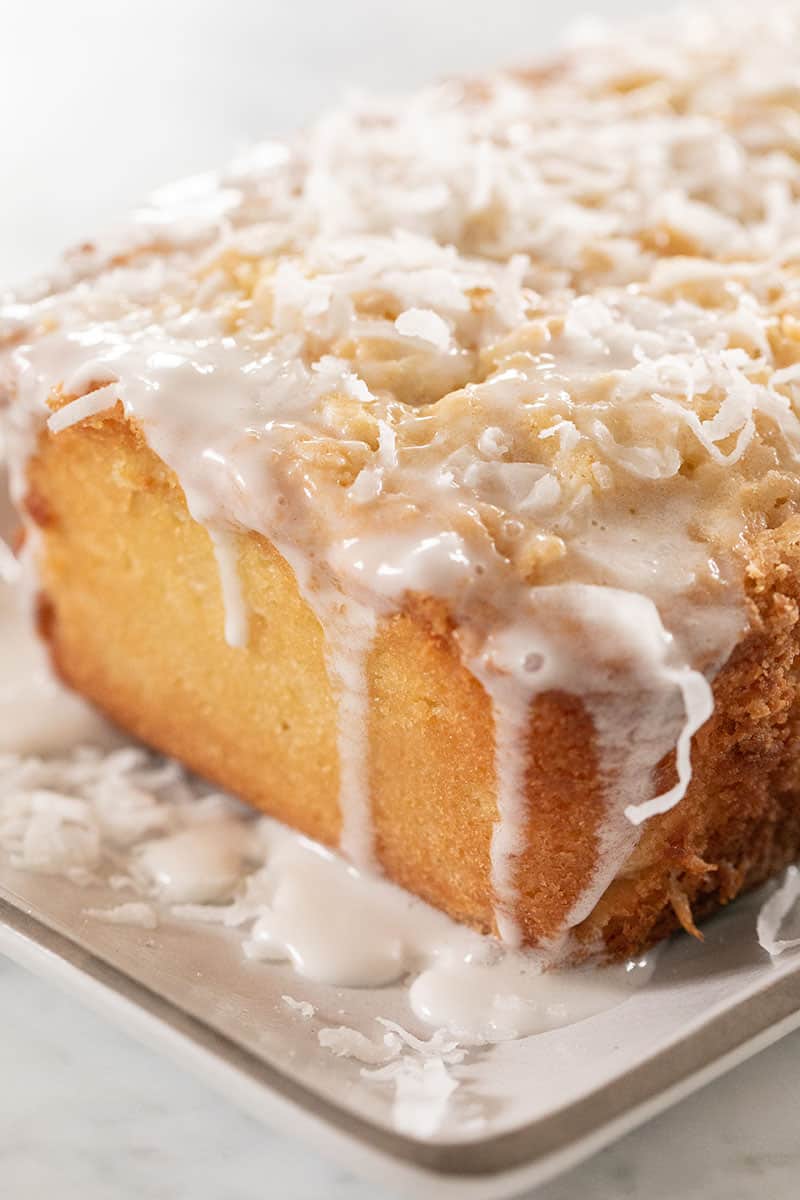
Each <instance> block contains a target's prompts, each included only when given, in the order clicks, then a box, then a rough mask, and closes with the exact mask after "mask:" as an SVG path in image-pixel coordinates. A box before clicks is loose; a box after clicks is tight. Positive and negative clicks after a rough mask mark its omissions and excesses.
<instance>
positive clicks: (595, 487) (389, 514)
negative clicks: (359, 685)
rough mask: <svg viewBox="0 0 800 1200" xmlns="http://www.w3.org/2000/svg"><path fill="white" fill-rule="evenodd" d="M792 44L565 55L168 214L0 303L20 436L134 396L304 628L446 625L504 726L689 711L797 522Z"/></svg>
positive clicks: (796, 174)
mask: <svg viewBox="0 0 800 1200" xmlns="http://www.w3.org/2000/svg"><path fill="white" fill-rule="evenodd" d="M798 36H800V7H798V5H797V4H794V3H790V4H787V3H768V4H766V5H758V6H747V7H742V8H738V9H731V7H730V6H728V5H725V6H720V7H719V8H711V9H708V10H703V11H701V12H699V13H698V12H697V11H694V10H692V11H690V12H685V13H683V14H681V15H679V16H676V15H675V14H672V15H671V16H669V17H668V18H663V19H660V20H658V21H656V22H652V21H651V22H648V23H646V24H643V25H641V26H635V27H633V28H632V29H630V30H628V31H627V32H626V33H625V34H624V35H623V36H620V34H619V33H618V32H616V31H612V32H604V31H602V30H598V31H594V32H591V31H589V32H587V31H584V33H583V35H582V36H581V37H580V38H578V39H577V40H574V41H573V42H572V43H571V44H570V45H569V46H568V47H567V48H566V49H565V50H564V52H563V53H562V55H561V56H560V57H559V58H557V59H556V60H554V61H553V62H552V63H550V64H548V65H545V66H543V67H540V68H535V69H531V70H518V71H512V72H506V73H500V74H497V75H494V76H490V77H487V78H485V79H481V80H474V81H469V80H468V81H452V82H445V83H443V84H441V85H438V86H435V87H431V88H428V89H426V90H423V91H421V92H419V93H418V94H416V95H413V96H411V97H405V98H401V99H383V98H381V99H376V98H374V97H372V98H369V99H358V100H355V101H353V102H351V103H350V104H348V105H346V106H344V107H342V108H340V109H339V110H338V111H336V112H334V113H333V114H332V115H330V116H328V117H326V118H325V119H323V120H322V121H320V122H319V123H318V124H316V125H315V126H313V127H312V128H311V129H310V130H308V131H307V132H306V133H305V134H303V135H301V136H300V137H298V138H297V139H296V140H295V141H293V142H292V143H290V144H284V143H275V142H270V143H265V144H263V145H261V146H258V147H256V148H255V149H254V150H253V151H252V152H250V153H249V154H247V155H245V156H243V157H241V158H239V159H238V160H236V161H235V162H234V163H232V164H231V165H230V166H229V167H228V169H227V170H225V171H223V172H222V173H221V174H219V175H208V176H201V177H199V178H196V179H193V180H190V181H188V182H187V183H186V184H183V185H177V186H175V187H171V188H166V189H164V190H163V191H161V192H160V193H158V194H157V195H156V196H154V197H153V198H152V200H151V201H150V202H149V204H148V205H147V206H145V207H144V208H142V209H141V210H140V211H139V212H138V213H137V214H136V215H135V218H134V221H133V223H132V225H131V226H130V227H129V228H128V229H127V230H125V231H124V232H123V233H122V234H121V235H119V236H117V237H114V238H111V239H109V240H108V241H107V242H106V243H98V244H97V245H87V246H84V247H81V248H80V249H79V250H77V251H76V252H74V253H73V254H71V255H69V256H68V257H67V259H66V260H65V263H64V265H63V266H62V268H61V270H60V271H59V272H56V273H55V274H54V276H53V278H52V279H51V280H50V281H48V282H47V283H46V284H45V285H42V286H40V287H39V288H38V289H37V288H34V289H32V290H31V291H30V292H28V293H24V294H20V295H19V296H18V297H16V298H14V297H11V298H9V301H8V303H7V304H6V305H5V307H4V308H3V309H2V310H1V311H0V336H2V337H5V340H6V342H7V344H8V346H9V347H10V354H9V361H10V362H11V375H12V390H13V391H14V392H15V393H16V395H17V397H18V400H17V404H16V406H15V413H16V416H15V421H16V422H17V425H18V426H22V425H24V424H25V423H26V422H29V421H31V420H32V421H33V425H34V427H35V426H36V423H37V422H38V423H41V422H42V421H43V420H44V419H46V418H47V417H48V414H49V413H51V412H52V415H51V416H50V417H49V424H50V428H51V430H52V431H53V432H54V433H57V432H58V431H59V430H61V429H63V428H65V427H66V426H67V425H69V424H73V423H75V422H77V421H80V420H85V419H87V418H91V417H92V416H93V415H96V414H99V413H102V412H104V411H106V410H107V409H108V408H109V407H112V406H113V405H114V404H115V403H116V402H120V403H121V404H122V406H123V408H124V410H125V413H126V415H127V416H128V417H130V418H131V419H133V420H134V421H136V422H138V423H139V424H140V426H141V428H142V430H143V431H144V434H145V436H146V438H147V439H148V440H149V442H150V443H151V445H152V446H153V448H154V449H155V450H156V452H157V453H159V454H160V455H161V457H162V458H164V460H165V461H166V462H167V463H168V465H169V466H170V467H172V468H173V469H174V470H175V472H176V473H177V475H178V478H179V480H180V482H181V484H182V486H183V488H184V491H185V492H186V495H187V500H188V502H189V506H190V509H191V511H192V513H193V515H194V516H196V517H197V518H198V519H200V520H202V521H204V522H205V523H206V524H208V526H209V528H210V530H211V531H212V533H213V534H214V536H215V537H216V539H217V543H216V544H217V545H218V547H219V545H220V541H219V539H220V537H221V536H222V534H223V533H224V531H225V530H226V529H227V528H229V527H231V526H232V527H234V528H237V527H238V528H245V529H255V530H258V531H260V532H262V533H264V534H266V535H267V536H269V537H270V538H271V539H272V540H273V541H274V542H275V544H276V545H277V546H278V547H279V548H280V549H281V551H282V552H283V553H284V554H285V555H286V557H287V559H288V560H289V562H290V563H291V564H292V566H293V567H294V568H295V570H296V572H297V575H298V580H299V582H300V584H301V586H302V587H303V588H304V589H305V590H306V593H307V595H308V596H309V598H310V600H311V602H312V603H314V604H315V607H316V608H317V611H318V612H319V613H320V614H321V617H322V618H324V619H327V618H329V617H330V614H331V612H333V611H334V610H336V611H339V609H340V608H341V604H342V603H343V602H344V601H342V597H344V598H345V601H346V602H347V603H348V604H351V605H355V606H356V607H359V611H360V608H361V607H366V608H368V609H372V610H374V609H375V608H377V609H381V608H387V607H388V608H391V607H393V606H394V607H397V606H398V605H402V604H403V603H404V602H405V598H406V597H407V596H408V594H409V593H424V594H426V595H431V594H432V595H435V596H440V597H442V598H443V599H444V600H446V601H447V603H448V605H449V607H450V609H451V611H452V612H453V614H454V616H455V618H456V620H457V623H458V626H459V629H458V637H459V638H460V644H461V647H462V652H463V654H464V656H465V660H466V661H467V662H468V663H469V664H470V665H471V667H472V669H474V670H475V672H476V674H478V676H479V677H480V678H481V679H482V681H483V682H484V683H486V684H487V686H488V687H489V688H490V690H491V688H492V687H493V686H495V685H496V686H495V691H494V692H493V699H494V701H495V705H496V709H498V706H502V703H503V697H502V695H501V692H502V688H503V687H504V686H505V684H504V681H507V680H508V679H509V678H510V679H514V680H516V681H517V683H519V681H520V680H523V682H524V687H523V693H524V696H526V697H527V698H529V697H530V694H531V692H532V691H535V690H537V689H538V690H541V689H542V688H543V687H545V686H561V687H565V688H567V690H579V691H582V692H586V693H589V692H591V691H592V690H595V691H600V692H604V694H606V695H607V694H608V692H609V690H610V689H611V690H613V688H612V685H611V683H610V682H609V681H610V680H611V679H612V677H613V676H614V670H615V665H616V667H618V666H619V664H620V663H624V664H626V665H627V666H628V667H629V668H630V673H631V676H632V677H633V678H634V679H636V680H638V686H640V687H641V686H643V684H642V680H643V679H644V677H645V676H647V678H648V679H649V681H650V682H649V684H648V687H650V688H651V690H653V689H654V690H656V691H659V690H662V691H663V690H665V689H666V690H669V689H670V688H671V689H672V690H673V691H674V689H675V687H676V686H678V688H679V690H681V691H682V695H683V699H684V703H685V706H686V708H687V711H688V710H689V708H690V707H691V705H690V699H689V693H690V691H691V687H692V686H694V684H690V683H688V682H687V680H691V679H695V675H696V674H697V673H698V671H700V672H704V673H705V674H706V675H708V674H710V673H712V672H713V670H714V669H715V668H716V667H717V666H718V665H720V663H721V662H722V661H724V658H725V656H726V654H727V652H728V650H729V649H730V645H731V643H732V638H733V637H734V631H738V630H739V629H740V627H741V620H742V618H741V613H740V611H739V609H738V605H739V603H740V600H741V595H742V586H741V581H742V577H743V572H744V564H745V561H746V555H747V546H748V542H749V540H750V539H751V538H752V537H753V536H755V535H757V534H758V533H759V532H760V531H761V530H762V529H763V528H764V527H765V526H774V525H777V524H779V523H780V522H781V521H782V520H783V519H784V518H785V517H787V516H789V515H791V514H792V513H793V512H794V511H796V508H797V503H798V482H797V481H798V472H797V458H798V454H800V420H798V414H797V403H798V386H799V385H800V303H799V300H800V297H799V295H798V267H800V203H798V194H799V192H800V63H799V60H798V58H797V53H796V49H795V47H796V45H797V44H798V42H797V39H798ZM23 414H24V417H23ZM553 588H558V589H561V591H560V592H559V596H560V601H559V604H558V605H557V606H556V609H557V612H558V614H560V616H562V617H563V612H564V607H563V606H564V605H565V604H566V606H567V608H570V605H572V604H573V602H574V608H575V614H574V628H573V630H572V636H571V641H570V646H569V647H566V646H565V645H560V644H559V646H558V648H557V652H554V653H553V654H552V656H551V657H552V659H553V662H554V663H557V669H556V668H554V670H553V671H550V672H548V671H547V670H542V669H541V662H540V660H547V653H546V652H544V651H542V650H541V646H540V642H541V641H542V637H544V634H543V632H542V631H544V633H546V635H547V636H546V638H545V640H546V641H548V646H550V648H551V649H552V647H553V646H554V645H555V643H556V641H557V640H558V638H557V635H556V633H554V632H553V626H554V623H555V617H554V613H555V611H556V610H553V611H551V602H552V597H553V594H554V593H553V591H552V589H553ZM576 589H577V590H576ZM591 589H594V590H593V591H591ZM332 597H333V599H332ZM598 597H599V598H600V599H601V600H602V603H597V600H598ZM632 605H633V607H631V606H632ZM732 609H735V610H736V614H737V615H735V616H734V617H731V615H730V610H732ZM634 610H635V611H634ZM701 610H702V611H703V612H704V613H705V614H706V615H708V614H711V613H715V614H718V615H719V614H723V615H719V619H716V618H715V619H714V620H713V621H711V620H704V622H702V630H701V631H700V632H698V629H699V625H698V620H697V614H698V612H699V611H701ZM724 613H727V616H725V615H724ZM637 614H638V615H637ZM362 623H363V622H362ZM637 623H638V624H639V626H640V627H641V629H646V631H647V632H646V634H645V633H643V634H642V636H641V638H640V640H639V641H637V638H636V636H635V635H634V634H632V633H631V628H630V627H631V624H633V625H636V624H637ZM581 628H582V629H583V630H584V634H585V636H584V637H583V638H582V637H581V636H580V632H578V633H576V632H575V630H576V629H578V631H580V629H581ZM548 639H549V640H548ZM554 639H555V641H554ZM606 645H607V646H608V648H607V649H603V648H598V646H601V647H603V646H606ZM526 664H527V665H526ZM531 664H535V665H534V666H533V667H532V666H531ZM684 668H685V670H686V672H688V674H686V675H685V677H684V676H680V678H679V679H678V682H677V683H676V677H675V675H674V672H675V671H678V672H680V670H683V669H684ZM693 672H694V675H693V674H692V673H693ZM335 673H336V670H335V668H334V674H335ZM529 675H535V676H536V679H535V681H531V680H530V679H529V678H528V676H529ZM493 681H494V683H493ZM498 681H499V682H498ZM695 683H696V679H695ZM684 685H685V686H684ZM520 686H522V685H520ZM614 686H616V685H614ZM701 690H702V689H701ZM694 694H695V699H696V697H697V694H698V693H697V691H696V690H695V693H694ZM706 708H707V698H705V699H702V700H701V702H699V707H696V714H695V715H696V717H697V720H695V725H696V723H697V721H699V719H700V716H699V715H698V714H700V713H701V712H705V713H706V715H707V712H706ZM498 711H499V709H498ZM620 719H621V718H620ZM498 720H499V718H498ZM692 720H693V719H692V718H690V720H689V721H688V724H687V726H686V728H689V727H690V726H691V725H692ZM622 732H624V731H622ZM685 732H686V729H684V733H685ZM620 733H621V728H620V725H619V722H617V725H616V732H615V736H617V737H618V736H619V735H620ZM651 748H652V747H651ZM654 761H657V759H656V760H654ZM679 766H680V764H679ZM679 773H680V772H679ZM684 776H685V772H684V775H683V776H682V780H683V783H682V786H685V778H684Z"/></svg>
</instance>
